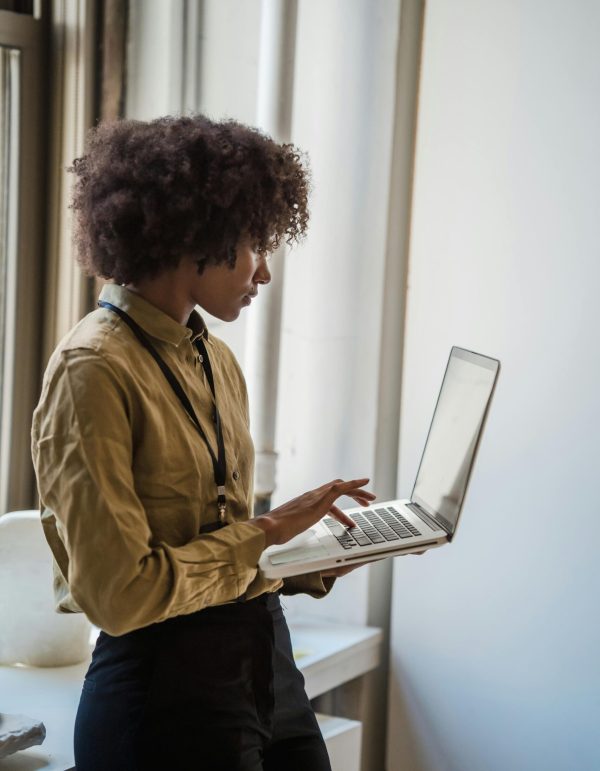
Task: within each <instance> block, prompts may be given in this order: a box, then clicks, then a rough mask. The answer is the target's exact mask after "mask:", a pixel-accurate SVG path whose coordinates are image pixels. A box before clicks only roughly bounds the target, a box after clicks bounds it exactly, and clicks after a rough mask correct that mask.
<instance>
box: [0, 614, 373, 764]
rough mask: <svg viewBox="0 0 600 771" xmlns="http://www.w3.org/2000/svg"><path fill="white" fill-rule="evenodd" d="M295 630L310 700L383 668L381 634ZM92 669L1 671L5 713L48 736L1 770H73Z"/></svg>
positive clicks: (309, 627) (301, 625) (302, 626)
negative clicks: (35, 723) (38, 725)
mask: <svg viewBox="0 0 600 771" xmlns="http://www.w3.org/2000/svg"><path fill="white" fill-rule="evenodd" d="M290 631H291V635H292V642H293V647H294V654H295V656H296V661H297V663H298V667H299V669H300V670H301V671H302V673H303V674H304V678H305V680H306V692H307V694H308V697H309V698H310V699H313V698H314V697H315V696H319V695H321V694H323V693H326V692H327V691H330V690H331V689H333V688H336V687H337V686H339V685H341V684H342V683H346V682H348V681H349V680H353V679H354V678H355V677H359V676H360V675H363V674H365V673H366V672H368V671H369V670H371V669H374V668H375V667H376V666H377V665H378V664H379V661H380V658H381V641H382V632H381V630H380V629H375V628H371V627H360V626H350V625H345V624H335V623H324V622H323V621H322V620H321V619H319V620H316V619H312V620H311V619H310V618H298V619H294V623H293V624H290ZM87 667H88V662H87V661H85V662H84V663H82V664H77V665H76V666H72V667H53V668H48V669H43V668H30V667H1V666H0V711H2V712H8V713H12V714H24V715H27V716H29V717H32V718H35V719H41V720H42V721H43V723H44V724H45V726H46V731H47V734H46V739H45V741H44V743H43V744H42V745H41V746H39V747H31V748H29V749H27V750H22V751H21V752H18V753H16V754H15V755H12V756H9V757H8V758H5V759H4V760H0V771H37V770H38V769H40V770H41V769H43V771H65V770H66V769H70V768H72V767H73V749H72V741H73V724H74V720H75V713H76V711H77V705H78V702H79V694H80V691H81V684H82V682H83V678H84V675H85V672H86V670H87Z"/></svg>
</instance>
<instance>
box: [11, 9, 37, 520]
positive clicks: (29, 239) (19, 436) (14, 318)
mask: <svg viewBox="0 0 600 771" xmlns="http://www.w3.org/2000/svg"><path fill="white" fill-rule="evenodd" d="M0 45H3V46H7V47H10V48H18V49H19V50H20V52H21V57H20V60H21V71H20V85H19V93H20V103H19V137H18V142H19V159H18V183H17V184H18V198H17V204H16V205H17V239H16V241H17V246H16V255H13V256H11V255H9V256H8V257H9V259H8V265H7V271H12V275H11V276H10V277H8V276H7V285H8V286H10V285H11V284H12V286H13V287H14V292H15V295H14V299H13V300H12V301H9V302H8V303H7V316H6V318H5V331H6V336H5V340H6V345H5V359H4V375H3V380H2V383H0V387H1V388H2V389H3V399H2V402H3V409H2V416H1V418H0V449H1V452H0V515H2V514H3V513H5V512H7V511H14V510H18V509H22V508H30V507H31V505H32V503H33V498H34V489H35V483H34V475H33V468H32V464H31V455H30V426H31V413H32V411H33V408H34V406H35V399H36V395H37V390H38V384H39V377H40V353H41V325H42V307H41V302H42V285H43V273H42V270H43V264H44V263H43V245H44V244H43V238H44V227H45V211H44V191H45V187H46V174H45V166H46V164H45V154H44V129H45V127H46V120H45V117H46V116H45V110H44V107H45V94H46V89H45V86H44V84H45V80H44V61H45V54H46V50H45V36H44V29H43V22H42V20H41V19H39V18H35V17H33V16H29V15H25V14H18V13H14V12H12V11H0ZM11 311H12V313H11ZM9 313H10V316H9ZM5 405H8V407H6V406H5Z"/></svg>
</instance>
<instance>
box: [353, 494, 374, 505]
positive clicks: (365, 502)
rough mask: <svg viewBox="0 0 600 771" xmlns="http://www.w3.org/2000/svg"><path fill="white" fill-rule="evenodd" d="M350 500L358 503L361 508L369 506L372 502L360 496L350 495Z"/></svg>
mask: <svg viewBox="0 0 600 771" xmlns="http://www.w3.org/2000/svg"><path fill="white" fill-rule="evenodd" d="M350 498H353V499H354V500H355V501H356V502H357V503H360V505H361V506H370V505H371V503H372V502H373V499H372V498H364V497H363V496H362V495H351V496H350Z"/></svg>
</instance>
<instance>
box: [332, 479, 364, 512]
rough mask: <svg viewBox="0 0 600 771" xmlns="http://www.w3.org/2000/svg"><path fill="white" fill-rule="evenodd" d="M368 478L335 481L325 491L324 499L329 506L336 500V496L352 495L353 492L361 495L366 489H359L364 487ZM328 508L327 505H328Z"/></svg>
mask: <svg viewBox="0 0 600 771" xmlns="http://www.w3.org/2000/svg"><path fill="white" fill-rule="evenodd" d="M368 481H369V480H368V478H365V479H351V480H350V481H348V482H336V483H335V484H333V485H332V486H331V488H330V489H329V490H328V491H326V493H325V495H324V498H325V500H326V501H328V503H329V506H331V504H332V503H333V502H334V501H335V500H337V498H340V497H341V496H342V495H348V496H350V497H352V496H353V495H355V494H358V495H361V494H364V493H366V492H367V491H366V490H361V487H364V485H366V483H367V482H368ZM328 508H329V507H328Z"/></svg>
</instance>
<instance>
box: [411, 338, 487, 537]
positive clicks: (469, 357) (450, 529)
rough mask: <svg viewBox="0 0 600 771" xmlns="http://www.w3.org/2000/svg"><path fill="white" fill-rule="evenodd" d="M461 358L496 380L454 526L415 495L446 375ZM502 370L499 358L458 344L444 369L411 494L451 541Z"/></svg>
mask: <svg viewBox="0 0 600 771" xmlns="http://www.w3.org/2000/svg"><path fill="white" fill-rule="evenodd" d="M453 357H455V358H459V359H463V360H464V361H468V362H470V363H471V364H475V365H477V366H480V367H483V368H484V369H488V370H490V371H492V372H493V373H494V380H493V383H492V387H491V389H490V394H489V396H488V399H487V402H486V405H485V409H484V411H483V418H482V420H481V425H480V428H479V432H478V434H477V440H476V442H475V449H474V450H473V457H472V458H471V464H470V466H469V470H468V473H467V482H466V484H465V490H464V493H463V496H462V500H461V501H460V503H459V506H458V514H457V516H456V522H455V524H454V526H452V524H451V523H450V522H449V521H448V520H447V519H446V518H445V517H443V516H442V515H441V514H440V513H439V512H437V511H435V510H434V509H433V508H432V507H431V506H430V505H429V504H428V503H427V502H426V501H424V500H423V499H422V498H420V497H419V496H418V495H415V489H416V487H417V482H418V481H419V474H420V472H421V466H422V465H423V459H424V458H425V453H426V451H427V444H428V442H429V437H430V435H431V429H432V428H433V423H434V421H435V415H436V412H437V408H438V405H439V402H440V397H441V395H442V392H443V390H444V384H445V382H446V377H447V375H448V370H449V369H450V363H451V361H452V358H453ZM499 371H500V361H499V360H498V359H493V358H491V357H490V356H484V355H483V354H481V353H475V352H474V351H469V350H467V349H466V348H459V347H458V346H456V345H455V346H452V349H451V351H450V356H449V357H448V362H447V364H446V369H445V371H444V377H443V379H442V385H441V387H440V390H439V393H438V398H437V401H436V403H435V409H434V410H433V416H432V418H431V422H430V424H429V430H428V432H427V439H426V440H425V445H424V447H423V452H422V453H421V460H420V461H419V468H418V470H417V474H416V476H415V483H414V485H413V490H412V493H411V496H410V500H411V503H416V504H417V506H418V507H419V508H421V509H422V510H423V511H424V512H425V514H427V515H428V516H429V517H430V518H431V519H433V520H434V521H435V522H436V523H437V524H438V525H439V526H440V527H441V528H442V529H443V530H445V532H446V533H447V534H448V540H449V541H451V540H452V537H453V536H454V533H455V532H456V529H457V527H458V522H459V520H460V514H461V512H462V508H463V506H464V502H465V498H466V497H467V490H468V489H469V482H470V480H471V473H472V471H473V466H474V465H475V459H476V458H477V452H478V450H479V444H480V442H481V437H482V435H483V429H484V427H485V423H486V420H487V416H488V413H489V409H490V404H491V403H492V397H493V395H494V391H495V390H496V383H497V382H498V373H499Z"/></svg>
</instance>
